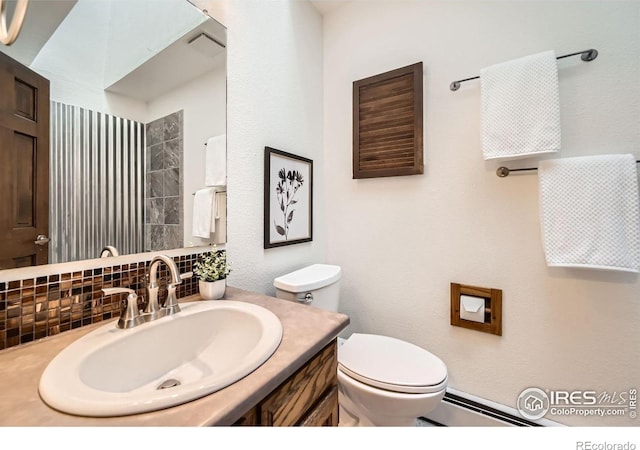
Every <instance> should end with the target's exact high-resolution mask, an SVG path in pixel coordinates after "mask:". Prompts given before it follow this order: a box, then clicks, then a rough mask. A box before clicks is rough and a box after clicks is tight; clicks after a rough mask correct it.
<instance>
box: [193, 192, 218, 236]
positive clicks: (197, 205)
mask: <svg viewBox="0 0 640 450" xmlns="http://www.w3.org/2000/svg"><path fill="white" fill-rule="evenodd" d="M214 200H215V189H211V188H209V189H200V190H198V191H196V195H195V198H194V199H193V231H192V234H193V236H194V237H201V238H205V239H208V238H209V237H210V235H211V233H212V232H213V231H215V206H214V205H215V201H214ZM212 225H213V228H212Z"/></svg>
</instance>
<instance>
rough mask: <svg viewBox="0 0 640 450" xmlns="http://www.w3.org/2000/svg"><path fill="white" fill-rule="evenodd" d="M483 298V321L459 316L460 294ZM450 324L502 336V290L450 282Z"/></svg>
mask: <svg viewBox="0 0 640 450" xmlns="http://www.w3.org/2000/svg"><path fill="white" fill-rule="evenodd" d="M461 295H469V296H471V297H478V298H483V299H484V323H480V322H473V321H471V320H465V319H462V318H461V317H460V308H461V305H460V296H461ZM451 325H455V326H457V327H463V328H469V329H471V330H476V331H484V332H485V333H491V334H497V335H498V336H502V290H501V289H491V288H483V287H477V286H465V285H463V284H458V283H451Z"/></svg>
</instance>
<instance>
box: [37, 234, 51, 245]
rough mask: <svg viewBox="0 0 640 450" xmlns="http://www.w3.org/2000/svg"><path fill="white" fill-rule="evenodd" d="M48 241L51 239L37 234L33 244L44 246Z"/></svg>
mask: <svg viewBox="0 0 640 450" xmlns="http://www.w3.org/2000/svg"><path fill="white" fill-rule="evenodd" d="M50 240H51V239H49V238H48V237H47V236H46V235H44V234H39V235H38V236H36V240H35V241H33V243H34V244H36V245H45V244H46V243H47V242H49V241H50Z"/></svg>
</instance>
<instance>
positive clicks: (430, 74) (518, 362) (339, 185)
mask: <svg viewBox="0 0 640 450" xmlns="http://www.w3.org/2000/svg"><path fill="white" fill-rule="evenodd" d="M638 30H640V3H638V2H612V1H601V2H574V1H567V2H560V1H557V2H526V1H519V2H507V1H502V2H470V1H468V2H444V1H441V2H431V1H420V2H418V1H414V2H410V1H407V2H391V1H388V2H374V1H367V2H351V3H350V4H348V5H346V6H344V7H342V8H340V9H338V10H336V11H334V12H332V13H330V14H329V15H327V16H325V18H324V120H325V127H324V149H325V152H324V158H325V160H324V162H325V167H326V168H327V170H326V176H325V182H324V190H325V199H326V201H325V207H326V209H325V211H326V224H327V239H326V246H327V261H328V262H330V263H335V264H339V265H340V266H342V268H343V270H344V272H343V279H342V310H343V311H344V312H345V313H348V314H349V315H350V316H351V321H352V325H351V327H350V332H352V331H361V332H372V333H381V334H387V335H390V336H395V337H398V338H401V339H405V340H408V341H410V342H413V343H415V344H417V345H420V346H423V347H425V348H427V349H429V350H431V351H432V352H433V353H435V354H436V355H438V356H439V357H441V358H442V359H443V360H444V361H445V363H446V364H447V366H448V369H449V375H450V381H449V383H450V386H452V387H454V388H456V389H458V390H460V391H463V392H468V393H471V394H473V395H476V396H478V397H482V398H486V399H489V400H492V401H495V402H498V403H501V404H504V405H509V406H515V404H516V400H517V397H518V395H519V393H520V392H521V391H522V390H523V389H524V388H527V387H530V386H537V387H541V388H543V389H570V390H572V389H592V390H597V391H604V390H606V391H609V392H610V393H611V392H612V391H618V392H620V391H622V390H628V389H630V388H632V387H637V385H638V380H640V358H639V357H638V354H639V350H640V333H638V324H639V323H640V294H639V293H640V282H639V277H638V276H637V275H633V274H623V273H603V272H596V271H588V270H576V269H573V270H572V269H561V268H555V269H552V268H547V267H546V265H545V260H544V255H543V251H542V245H541V240H540V229H539V219H538V197H537V196H538V194H537V192H538V191H537V189H538V185H537V182H538V178H537V176H536V174H535V172H534V173H530V174H526V175H518V174H516V175H512V176H510V177H508V178H505V179H501V178H498V177H496V175H495V169H496V168H497V167H498V166H499V165H500V164H498V163H495V162H485V161H483V159H482V153H481V148H480V132H479V128H480V117H479V109H480V103H479V99H480V91H479V84H478V82H477V81H471V82H467V83H465V84H463V87H462V88H461V89H460V90H459V91H457V92H452V91H450V90H449V88H448V85H449V83H450V82H451V81H453V80H457V79H461V78H467V77H471V76H475V75H478V74H479V70H480V68H482V67H485V66H488V65H491V64H493V63H498V62H501V61H505V60H509V59H512V58H517V57H520V56H525V55H528V54H532V53H536V52H539V51H544V50H548V49H555V51H556V53H557V54H558V55H561V54H565V53H571V52H575V51H580V50H583V49H587V48H591V47H594V48H597V49H598V50H599V52H600V55H599V57H598V58H597V59H596V60H595V61H593V62H590V63H585V62H582V61H580V59H579V58H570V59H566V60H563V61H562V62H560V63H559V67H560V69H559V76H560V93H561V110H562V117H561V119H562V132H563V149H562V151H561V153H560V154H559V155H555V156H554V157H569V156H578V155H588V154H598V153H635V155H636V157H637V159H640V126H639V125H640V83H638V81H639V74H640V60H639V59H638V54H639V53H640V35H639V31H638ZM418 61H423V63H424V72H425V75H424V117H425V119H424V142H425V144H424V158H425V173H424V175H418V176H408V177H394V178H378V179H367V180H353V179H352V177H351V155H352V144H351V142H352V125H351V123H352V109H351V107H352V106H351V105H352V103H351V97H352V82H353V81H355V80H358V79H361V78H365V77H368V76H371V75H375V74H378V73H382V72H385V71H388V70H391V69H395V68H398V67H402V66H405V65H409V64H413V63H415V62H418ZM254 120H258V118H254ZM231 123H232V119H231V118H230V124H231ZM248 123H251V124H252V123H253V121H248ZM531 165H533V166H534V167H535V166H536V165H537V163H536V161H535V160H533V161H532V160H528V161H527V160H524V161H519V162H518V163H517V164H516V163H515V162H514V163H512V164H511V167H518V166H519V167H527V166H531ZM240 189H241V188H240V187H238V188H235V187H234V189H233V191H234V192H235V191H236V190H240ZM232 225H233V227H232V229H233V230H234V232H239V231H240V230H238V229H237V227H238V224H236V223H234V224H232ZM252 245H254V246H256V245H257V243H253V244H252ZM451 282H458V283H463V284H470V285H477V286H485V287H493V288H499V289H502V290H503V307H504V317H503V336H502V337H498V336H494V335H488V334H485V333H481V332H477V331H472V330H468V329H463V328H458V327H452V326H451V325H450V324H449V289H450V283H451ZM547 418H549V419H552V420H557V421H559V422H561V423H567V424H573V425H637V422H636V421H633V420H629V419H628V417H627V418H579V417H577V416H569V417H555V416H554V417H550V416H547Z"/></svg>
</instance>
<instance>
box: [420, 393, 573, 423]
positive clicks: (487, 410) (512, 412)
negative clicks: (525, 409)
mask: <svg viewBox="0 0 640 450" xmlns="http://www.w3.org/2000/svg"><path fill="white" fill-rule="evenodd" d="M420 420H423V421H425V422H428V423H430V424H431V425H435V426H447V427H456V426H459V427H469V426H470V427H549V426H551V427H553V426H563V425H562V424H559V423H557V422H553V421H551V420H547V419H540V420H537V421H535V422H533V421H531V420H527V419H525V418H523V417H522V416H521V415H520V414H519V413H518V411H517V410H516V409H514V408H511V407H508V406H505V405H501V404H499V403H495V402H492V401H489V400H486V399H483V398H479V397H475V396H473V395H471V394H467V393H465V392H460V391H457V390H455V389H450V388H449V389H447V392H446V394H445V395H444V398H443V399H442V402H441V404H440V405H439V406H438V407H437V408H436V409H435V410H434V411H433V412H431V413H430V414H429V415H428V416H426V417H420Z"/></svg>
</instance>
